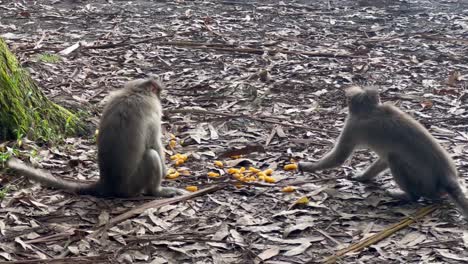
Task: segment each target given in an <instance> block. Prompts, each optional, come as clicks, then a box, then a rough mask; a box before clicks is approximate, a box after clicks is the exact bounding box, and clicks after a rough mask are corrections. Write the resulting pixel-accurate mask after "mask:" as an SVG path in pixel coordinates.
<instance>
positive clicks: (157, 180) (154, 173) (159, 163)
mask: <svg viewBox="0 0 468 264" xmlns="http://www.w3.org/2000/svg"><path fill="white" fill-rule="evenodd" d="M165 168H166V166H165V164H164V162H163V160H162V159H161V156H160V155H159V153H158V152H157V151H156V150H154V149H149V150H147V151H146V152H145V155H144V157H143V161H142V164H141V167H140V168H139V173H143V174H140V175H144V179H145V180H146V181H147V183H148V187H147V188H146V189H145V190H144V193H145V194H148V195H151V196H156V197H174V196H177V195H181V194H184V193H185V191H183V190H181V189H177V188H171V187H161V181H162V178H163V177H164V175H165Z"/></svg>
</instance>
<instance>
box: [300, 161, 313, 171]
mask: <svg viewBox="0 0 468 264" xmlns="http://www.w3.org/2000/svg"><path fill="white" fill-rule="evenodd" d="M315 164H316V163H315V162H299V164H298V165H297V169H298V170H299V171H304V172H313V171H316V170H317V169H316V165H315Z"/></svg>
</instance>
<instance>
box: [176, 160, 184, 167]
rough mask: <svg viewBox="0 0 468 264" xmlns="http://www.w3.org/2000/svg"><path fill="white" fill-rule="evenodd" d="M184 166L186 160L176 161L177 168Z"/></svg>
mask: <svg viewBox="0 0 468 264" xmlns="http://www.w3.org/2000/svg"><path fill="white" fill-rule="evenodd" d="M182 164H184V160H183V159H178V160H176V161H175V165H176V166H179V165H182Z"/></svg>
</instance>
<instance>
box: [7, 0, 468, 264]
mask: <svg viewBox="0 0 468 264" xmlns="http://www.w3.org/2000/svg"><path fill="white" fill-rule="evenodd" d="M467 7H468V2H466V1H454V0H447V1H436V0H414V1H390V0H378V1H370V0H359V1H249V0H227V1H215V0H207V1H184V0H179V1H123V0H108V1H105V0H97V1H91V0H89V1H87V0H43V1H26V0H24V1H9V0H0V35H1V36H2V37H3V38H4V39H6V40H7V42H8V44H9V46H10V48H11V49H12V51H13V52H14V53H15V54H16V55H17V56H18V58H19V59H20V60H21V62H22V65H23V66H24V67H26V68H28V70H29V71H30V72H31V74H32V76H33V77H34V78H35V80H37V82H38V83H39V85H40V86H41V87H42V88H43V89H44V91H45V92H46V93H47V95H48V96H49V97H50V98H51V99H53V100H54V101H56V102H60V103H61V104H63V105H66V106H67V107H69V108H72V109H82V110H85V111H89V112H90V113H92V115H93V116H94V118H90V120H89V122H90V123H91V124H93V125H92V126H94V127H95V124H96V120H98V116H99V113H100V110H101V105H100V102H101V101H102V100H103V98H104V97H105V96H106V95H107V94H108V92H109V91H111V90H114V89H118V88H119V87H121V86H122V84H123V83H124V82H125V81H127V80H131V79H135V78H139V77H144V76H146V75H147V74H158V75H159V76H161V77H162V78H163V80H164V82H165V83H166V85H167V90H166V92H165V93H164V95H163V96H164V100H163V105H164V108H165V109H166V117H165V119H164V121H165V122H164V135H165V137H164V142H165V144H169V142H170V140H171V134H173V135H174V140H175V143H176V144H175V147H174V148H173V149H171V148H168V153H167V154H168V155H167V163H170V164H171V165H170V167H174V161H171V160H170V159H169V156H171V155H174V154H177V153H179V154H185V155H187V157H188V158H187V160H186V161H185V163H183V164H182V165H180V166H179V170H180V172H181V176H179V177H176V178H175V179H172V180H166V181H165V182H164V184H165V185H170V186H178V187H180V188H185V187H186V186H197V187H198V189H199V190H201V189H205V188H216V187H213V186H222V185H221V184H222V183H223V182H227V181H230V180H233V176H232V175H230V174H228V173H227V169H228V168H231V167H234V168H240V167H242V166H244V167H246V168H247V169H248V168H249V167H254V168H259V169H262V170H266V169H268V168H271V169H273V170H274V172H273V174H272V177H273V179H274V180H275V182H274V183H264V182H262V181H260V182H259V181H253V180H254V179H253V178H252V179H250V178H249V179H247V180H252V182H250V185H247V184H244V185H242V186H240V185H237V186H235V185H234V184H227V185H226V186H224V187H223V188H222V189H220V190H217V191H215V192H211V193H207V194H204V195H202V196H198V197H195V198H193V199H188V200H185V201H181V202H173V203H170V204H165V205H158V206H153V207H152V208H150V209H147V210H141V211H143V212H138V211H137V212H136V213H135V215H131V216H130V217H128V218H126V219H125V218H122V220H123V221H115V219H116V217H117V216H119V215H121V214H122V213H125V212H127V211H129V210H132V209H138V208H141V206H142V205H143V204H145V203H147V202H150V201H152V200H153V199H151V198H143V197H142V198H135V199H98V198H94V197H88V196H76V195H72V194H67V193H64V192H62V191H57V190H51V189H46V188H42V187H41V186H39V185H38V184H34V183H29V182H28V181H25V180H23V179H22V178H20V177H18V176H15V175H11V174H7V173H5V172H4V173H2V175H1V185H2V186H3V187H8V191H7V193H6V196H5V197H4V198H3V199H2V200H1V206H0V263H4V262H6V261H16V262H14V263H117V262H122V263H304V262H306V261H310V262H320V261H322V260H324V259H325V258H326V257H328V256H331V255H333V254H334V253H335V252H337V251H338V250H340V249H343V248H346V247H348V246H350V245H351V244H352V243H355V242H358V241H360V240H362V239H364V238H366V237H369V236H371V235H373V234H376V233H377V232H379V231H382V230H384V229H386V228H388V227H389V226H391V225H393V224H395V223H398V222H399V221H400V220H401V219H404V218H405V217H408V216H410V215H412V214H414V213H415V212H416V211H418V210H419V209H420V208H422V207H424V206H427V204H428V203H427V202H424V201H422V202H420V203H418V204H414V203H413V204H408V203H402V202H399V201H396V200H393V199H391V198H389V197H388V196H386V195H385V193H384V190H385V189H387V188H394V187H395V184H394V183H393V182H392V180H391V176H390V175H389V174H388V173H386V174H385V175H383V176H382V177H380V178H378V179H377V180H376V182H375V183H374V184H370V185H364V184H360V183H355V182H352V181H350V180H348V179H347V178H346V177H347V176H349V175H354V174H355V173H357V172H358V171H359V170H362V169H363V168H364V167H365V166H367V165H368V164H369V163H370V162H371V161H372V160H373V159H374V158H375V155H374V154H372V153H370V152H369V151H367V150H361V151H358V152H357V153H356V154H355V156H354V158H353V159H352V160H349V161H347V162H346V164H345V166H342V167H340V168H337V169H333V170H327V171H322V172H317V173H315V174H300V173H295V172H291V171H284V170H283V166H284V165H285V164H288V163H290V162H291V161H293V162H294V161H300V160H315V159H318V158H319V157H321V156H322V155H323V154H324V153H326V151H327V150H329V149H330V147H331V146H332V145H331V144H332V143H333V142H334V140H335V138H336V136H337V135H338V133H339V129H340V128H341V127H342V125H343V121H344V118H345V116H346V108H345V107H346V105H345V101H344V96H343V88H344V87H346V86H347V85H349V84H352V83H357V84H370V85H377V86H378V87H379V88H380V90H381V91H382V99H383V101H391V102H393V103H395V104H396V105H398V106H399V107H400V108H402V109H404V110H405V111H407V112H409V113H410V114H411V115H413V116H414V117H415V118H416V119H417V120H419V121H421V122H422V123H423V124H424V125H426V126H427V127H428V128H429V129H430V131H431V133H433V135H434V136H435V137H436V138H437V139H439V140H440V142H441V143H442V144H443V145H444V147H446V148H447V149H448V150H449V152H450V153H451V154H453V158H454V160H455V162H456V164H457V166H458V168H459V171H460V175H461V177H464V178H465V179H467V178H468V169H467V168H468V166H467V165H468V161H467V157H466V156H467V153H468V147H467V142H468V121H467V117H468V113H467V110H468V107H467V101H468V93H467V90H466V84H467V81H466V80H467V76H468V75H467V74H468V63H467V62H468V59H467V55H468V49H467V46H468V31H467V28H468V12H467V11H466V10H467ZM54 54H57V55H58V56H57V55H54ZM187 109H188V110H187ZM4 144H7V146H13V145H14V142H7V143H4ZM236 149H237V150H238V149H240V151H235V150H236ZM20 150H21V152H22V153H23V154H30V155H32V158H31V159H30V160H29V161H28V162H33V163H36V164H39V165H40V166H41V167H43V168H45V169H48V170H50V171H52V172H53V173H54V175H56V176H59V177H63V178H65V179H78V180H82V181H93V180H96V178H97V177H98V170H97V165H96V146H95V144H94V138H93V131H91V132H90V133H89V135H86V136H85V137H81V138H78V137H77V138H67V139H65V141H64V142H63V143H60V144H43V143H40V142H30V141H27V140H24V142H23V145H22V147H21V148H20ZM239 154H240V155H242V156H241V157H240V158H237V159H234V158H231V157H230V156H232V155H239ZM215 160H220V161H223V164H224V166H225V169H220V168H218V167H216V166H215V165H214V161H215ZM208 172H216V173H219V174H220V176H219V177H209V176H208ZM256 179H257V180H258V178H256ZM244 180H245V179H244ZM255 183H261V184H256V185H255ZM261 185H263V186H261ZM288 185H293V186H295V188H296V189H295V191H293V192H282V189H283V188H284V187H285V186H288ZM304 196H305V197H307V198H308V199H309V203H307V204H295V202H296V201H297V200H298V199H299V198H301V197H304ZM466 228H467V226H466V223H465V222H464V221H463V219H462V218H461V217H460V214H459V213H458V211H457V210H456V209H454V207H453V205H451V204H450V203H445V204H444V205H443V206H442V207H441V208H438V209H437V210H435V212H433V213H432V214H430V215H428V216H426V217H423V218H422V219H419V220H417V221H415V223H413V224H411V225H410V226H409V227H405V228H403V229H401V230H400V231H398V232H396V233H395V234H394V235H392V236H390V237H388V238H385V239H383V240H381V241H380V242H376V243H374V244H372V245H370V246H368V247H366V248H365V249H363V250H358V251H356V252H350V253H348V254H347V255H346V256H344V257H342V259H341V260H338V261H339V262H341V263H461V262H468V251H467V247H468V232H467V231H466V230H467V229H466ZM54 259H55V260H54Z"/></svg>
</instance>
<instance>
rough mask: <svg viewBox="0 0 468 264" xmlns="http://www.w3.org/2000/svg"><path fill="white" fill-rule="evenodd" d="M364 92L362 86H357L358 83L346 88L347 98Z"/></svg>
mask: <svg viewBox="0 0 468 264" xmlns="http://www.w3.org/2000/svg"><path fill="white" fill-rule="evenodd" d="M363 92H364V90H363V89H362V88H361V87H359V86H357V85H352V86H349V87H347V88H345V96H346V97H347V98H350V97H353V96H355V95H358V94H360V93H363Z"/></svg>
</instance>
